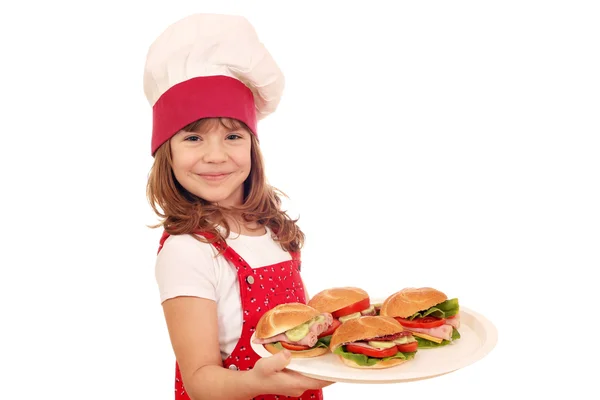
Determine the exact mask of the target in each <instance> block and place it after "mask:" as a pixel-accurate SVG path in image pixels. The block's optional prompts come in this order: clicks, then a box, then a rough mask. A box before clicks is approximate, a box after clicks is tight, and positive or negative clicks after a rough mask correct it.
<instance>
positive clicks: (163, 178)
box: [146, 118, 304, 251]
mask: <svg viewBox="0 0 600 400" xmlns="http://www.w3.org/2000/svg"><path fill="white" fill-rule="evenodd" d="M218 123H220V124H221V125H223V126H224V127H226V128H227V129H231V130H235V129H240V128H244V129H246V130H248V132H250V131H249V129H248V127H247V126H246V125H245V124H244V123H243V122H240V121H238V120H235V119H230V118H205V119H201V120H198V121H196V122H193V123H191V124H189V125H187V126H186V127H185V128H183V130H185V131H188V132H199V133H201V132H205V131H208V130H210V129H211V128H212V127H214V126H215V124H218ZM250 137H251V140H252V142H251V150H250V152H251V163H252V166H251V170H250V174H249V176H248V178H247V179H246V181H245V182H244V200H243V203H242V205H241V206H239V207H236V208H223V207H219V206H218V205H215V204H212V203H209V202H207V201H206V200H204V199H202V198H200V197H198V196H196V195H194V194H192V193H190V192H189V191H187V190H186V189H184V188H183V186H181V184H180V183H179V182H178V181H177V179H176V178H175V174H174V173H173V168H172V165H173V164H172V163H173V158H172V154H171V144H170V141H167V142H165V143H164V144H163V145H162V146H161V147H160V148H159V149H158V150H157V151H156V153H155V156H154V164H153V165H152V168H151V170H150V174H149V176H148V184H147V187H146V195H147V197H148V201H149V202H150V206H151V207H152V209H153V210H154V212H155V213H156V215H158V217H159V218H160V219H161V222H160V223H159V224H157V225H153V226H151V227H152V228H158V227H161V226H162V227H163V228H164V229H165V231H167V232H168V233H169V234H171V235H182V234H193V233H196V232H208V233H211V234H213V235H214V236H215V238H214V239H210V240H209V239H206V238H203V237H198V236H197V235H193V236H194V237H196V238H197V239H198V240H201V241H203V242H209V243H210V242H213V241H215V240H218V239H225V238H227V237H229V235H230V233H231V227H230V226H229V223H228V222H227V219H226V217H232V216H234V215H237V216H241V217H242V218H243V220H244V221H246V222H256V223H257V224H258V226H259V227H261V226H267V227H269V228H271V230H272V231H273V232H274V233H275V234H276V235H275V237H274V239H275V240H277V241H278V242H279V243H280V245H281V247H282V248H283V249H284V250H286V251H299V250H300V249H301V248H302V246H303V244H304V233H303V232H302V231H301V230H300V228H299V227H298V225H297V222H298V220H297V219H295V220H294V219H291V218H290V217H289V216H288V215H287V213H286V212H285V211H283V210H281V196H284V197H287V196H286V195H285V194H284V193H283V192H281V191H280V190H278V189H276V188H274V187H272V186H270V185H269V184H268V182H267V179H266V176H265V170H264V162H263V157H262V153H261V151H260V147H259V144H258V140H257V139H256V136H254V135H253V134H251V135H250ZM234 220H237V219H234ZM217 226H221V227H223V228H224V230H225V233H224V234H223V235H221V233H220V232H219V230H218V229H217ZM238 232H239V230H238Z"/></svg>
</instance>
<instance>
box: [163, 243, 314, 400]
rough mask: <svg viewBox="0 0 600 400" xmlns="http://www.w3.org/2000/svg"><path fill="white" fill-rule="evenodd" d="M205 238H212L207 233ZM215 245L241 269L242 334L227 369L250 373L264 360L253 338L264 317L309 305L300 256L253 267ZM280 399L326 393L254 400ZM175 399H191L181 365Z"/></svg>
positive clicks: (221, 245) (306, 398)
mask: <svg viewBox="0 0 600 400" xmlns="http://www.w3.org/2000/svg"><path fill="white" fill-rule="evenodd" d="M199 234H200V233H199ZM202 235H203V236H204V237H206V238H211V236H210V235H209V234H207V233H204V234H202ZM168 237H169V234H168V233H166V232H165V233H164V234H163V236H162V238H161V240H160V246H159V249H158V251H159V252H160V250H161V249H162V246H163V244H164V242H165V240H166V239H167V238H168ZM213 246H214V247H215V248H216V249H217V250H218V251H221V250H222V249H223V248H224V249H225V252H224V253H223V255H224V256H225V258H226V259H227V260H229V261H230V262H231V263H232V264H233V265H234V266H235V268H236V270H237V274H238V280H239V285H240V297H241V303H242V312H243V323H242V335H241V337H240V340H239V341H238V342H237V345H236V346H235V348H234V350H233V352H232V353H231V355H230V356H229V357H228V358H227V359H225V360H224V361H223V366H224V367H225V368H229V369H231V370H234V371H248V370H250V369H252V367H254V364H255V363H256V361H258V360H259V359H260V356H259V355H258V354H256V353H255V352H254V351H253V350H252V347H251V345H250V338H251V337H252V334H253V333H254V330H255V328H256V324H257V323H258V320H259V319H260V317H261V316H262V315H263V314H264V313H265V312H267V311H268V310H270V309H271V308H273V307H275V306H276V305H278V304H282V303H292V302H299V303H304V304H306V295H305V293H304V286H303V285H302V279H301V275H300V266H301V261H300V255H299V254H298V253H294V252H290V254H291V256H292V260H289V261H284V262H280V263H277V264H273V265H268V266H265V267H260V268H251V267H250V265H248V263H247V262H246V261H245V260H244V259H243V258H242V257H241V256H240V255H239V254H237V253H236V252H235V251H234V250H233V249H232V248H231V247H229V246H227V244H226V243H225V242H224V241H217V242H215V243H213ZM277 399H282V400H283V399H294V400H311V399H314V400H322V399H323V391H322V390H307V391H306V392H304V393H303V394H302V396H300V397H290V396H283V395H273V394H265V395H259V396H256V397H255V398H254V399H253V400H277ZM175 400H190V398H189V396H188V395H187V393H186V391H185V388H184V387H183V381H182V379H181V372H180V371H179V365H178V364H177V363H176V366H175Z"/></svg>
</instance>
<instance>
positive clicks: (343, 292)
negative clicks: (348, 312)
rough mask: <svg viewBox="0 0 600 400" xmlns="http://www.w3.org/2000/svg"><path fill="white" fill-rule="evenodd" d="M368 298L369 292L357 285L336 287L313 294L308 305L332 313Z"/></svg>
mask: <svg viewBox="0 0 600 400" xmlns="http://www.w3.org/2000/svg"><path fill="white" fill-rule="evenodd" d="M366 298H369V294H368V293H367V292H366V291H365V290H363V289H360V288H357V287H350V286H346V287H336V288H331V289H325V290H322V291H320V292H319V293H317V294H315V295H314V296H313V297H312V298H311V299H310V300H309V301H308V305H309V306H311V307H313V308H315V309H317V310H319V311H320V312H327V313H333V312H335V311H337V310H340V309H342V308H344V307H347V306H349V305H351V304H354V303H356V302H359V301H361V300H364V299H366Z"/></svg>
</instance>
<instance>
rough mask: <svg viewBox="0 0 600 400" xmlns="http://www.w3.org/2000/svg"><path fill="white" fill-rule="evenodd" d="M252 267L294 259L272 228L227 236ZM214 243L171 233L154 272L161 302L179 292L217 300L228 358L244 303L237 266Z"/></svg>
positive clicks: (222, 342)
mask: <svg viewBox="0 0 600 400" xmlns="http://www.w3.org/2000/svg"><path fill="white" fill-rule="evenodd" d="M226 241H227V244H229V246H231V247H232V248H233V250H235V252H236V253H238V254H239V255H240V256H241V257H242V258H243V259H244V260H246V262H247V263H248V264H250V267H251V268H260V267H265V266H267V265H271V264H276V263H279V262H282V261H287V260H291V259H292V257H291V255H290V253H288V252H287V251H285V250H283V249H282V248H281V246H280V245H279V243H277V242H276V241H274V240H273V239H272V238H271V230H269V229H268V228H267V233H266V234H265V235H261V236H245V235H239V234H237V233H231V235H230V238H229V239H227V240H226ZM217 253H218V252H217V250H216V249H215V248H214V246H213V245H211V244H208V243H202V242H200V241H198V240H197V239H194V238H193V237H192V236H191V235H175V236H169V237H168V238H167V240H165V243H164V245H163V248H162V250H161V251H160V253H158V256H157V259H156V266H155V273H156V281H157V283H158V288H159V292H160V301H161V303H162V302H164V301H165V300H168V299H171V298H173V297H177V296H195V297H201V298H205V299H209V300H214V301H216V303H217V316H218V327H219V347H220V350H221V357H222V358H223V360H224V359H226V358H227V357H229V355H230V354H231V353H232V352H233V350H234V348H235V346H236V344H237V342H238V340H239V338H240V336H241V333H242V318H243V317H242V305H241V299H240V287H239V282H238V276H237V271H236V268H235V266H234V265H233V264H232V263H230V262H229V261H228V260H227V259H226V258H225V257H224V256H222V255H221V256H219V257H215V256H216V255H217Z"/></svg>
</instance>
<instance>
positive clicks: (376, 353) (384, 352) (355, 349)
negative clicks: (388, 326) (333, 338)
mask: <svg viewBox="0 0 600 400" xmlns="http://www.w3.org/2000/svg"><path fill="white" fill-rule="evenodd" d="M346 350H348V351H349V352H350V353H356V354H364V355H365V356H367V357H373V358H384V357H391V356H394V355H396V353H398V348H397V347H396V346H394V347H390V348H389V349H369V348H366V347H362V346H356V345H353V344H347V345H346Z"/></svg>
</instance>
